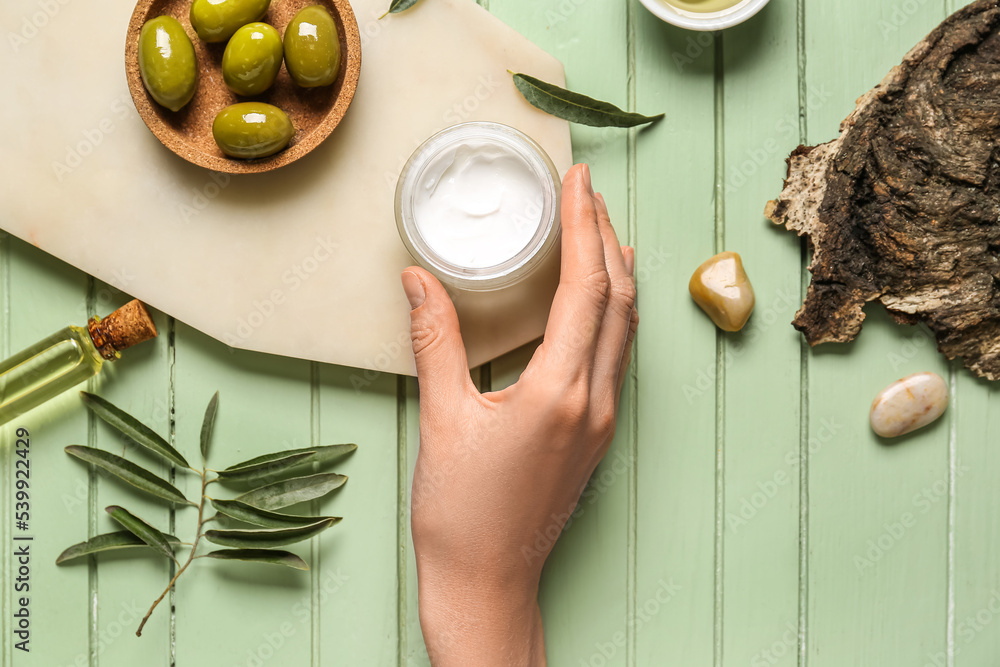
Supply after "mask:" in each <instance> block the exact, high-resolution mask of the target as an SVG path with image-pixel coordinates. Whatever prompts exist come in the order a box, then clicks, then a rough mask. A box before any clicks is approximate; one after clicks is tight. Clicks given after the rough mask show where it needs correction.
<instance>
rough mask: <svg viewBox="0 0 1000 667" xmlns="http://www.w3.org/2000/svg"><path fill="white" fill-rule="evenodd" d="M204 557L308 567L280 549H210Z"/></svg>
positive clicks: (296, 567)
mask: <svg viewBox="0 0 1000 667" xmlns="http://www.w3.org/2000/svg"><path fill="white" fill-rule="evenodd" d="M205 557H206V558H217V559H219V560H244V561H248V562H251V563H269V564H271V565H284V566H285V567H291V568H294V569H296V570H308V569H309V564H308V563H306V562H305V561H304V560H302V559H301V558H299V557H298V556H296V555H295V554H293V553H291V552H290V551H280V550H277V549H274V550H272V549H221V550H219V551H210V552H208V553H207V554H205Z"/></svg>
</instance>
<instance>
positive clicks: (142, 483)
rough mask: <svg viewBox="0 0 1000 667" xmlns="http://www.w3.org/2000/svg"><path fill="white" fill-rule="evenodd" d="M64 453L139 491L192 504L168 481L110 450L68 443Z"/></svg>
mask: <svg viewBox="0 0 1000 667" xmlns="http://www.w3.org/2000/svg"><path fill="white" fill-rule="evenodd" d="M66 453H67V454H69V455H70V456H75V457H76V458H78V459H80V460H81V461H86V462H87V463H92V464H94V465H95V466H97V467H98V468H101V469H103V470H106V471H108V472H109V473H111V474H112V475H114V476H115V477H117V478H118V479H120V480H122V481H123V482H127V483H128V484H131V485H132V486H134V487H135V488H137V489H139V490H140V491H145V492H146V493H148V494H150V495H152V496H156V497H157V498H161V499H163V500H168V501H170V502H172V503H183V504H188V505H193V504H194V503H191V502H190V501H188V499H187V498H185V497H184V494H183V493H181V492H180V491H178V490H177V488H176V487H174V486H173V485H172V484H170V482H168V481H166V480H165V479H161V478H160V477H157V476H156V475H154V474H153V473H151V472H149V471H148V470H146V469H145V468H140V467H139V466H137V465H136V464H134V463H132V462H131V461H128V460H126V459H123V458H122V457H120V456H117V455H115V454H111V453H110V452H106V451H104V450H102V449H94V448H93V447H83V446H81V445H70V446H69V447H66Z"/></svg>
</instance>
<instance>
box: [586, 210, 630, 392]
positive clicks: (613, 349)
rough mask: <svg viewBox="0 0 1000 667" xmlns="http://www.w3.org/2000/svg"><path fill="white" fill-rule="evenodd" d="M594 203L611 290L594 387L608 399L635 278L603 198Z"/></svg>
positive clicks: (626, 328)
mask: <svg viewBox="0 0 1000 667" xmlns="http://www.w3.org/2000/svg"><path fill="white" fill-rule="evenodd" d="M595 201H596V204H597V221H598V222H597V224H598V227H599V229H600V231H601V238H602V240H603V242H604V256H605V262H606V263H607V267H608V276H609V278H610V279H611V290H610V292H609V295H608V306H607V308H606V309H605V311H604V318H603V322H602V324H601V333H600V336H599V338H598V341H597V355H596V360H595V363H594V375H593V386H594V388H595V390H596V391H597V393H598V395H605V396H610V395H611V394H612V393H613V392H614V391H615V389H616V388H617V387H618V385H619V376H618V371H619V369H620V367H621V363H622V355H623V354H624V351H625V342H626V339H627V338H628V331H629V323H630V322H631V320H632V311H633V310H634V309H635V279H634V278H633V277H632V275H631V274H630V273H629V271H628V269H627V267H626V264H625V254H624V252H623V251H622V247H621V245H620V244H619V243H618V237H617V235H616V234H615V229H614V227H613V226H612V225H611V217H610V216H609V215H608V207H607V204H606V203H605V201H604V197H602V196H601V195H596V197H595Z"/></svg>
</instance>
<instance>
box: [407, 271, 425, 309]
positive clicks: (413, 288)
mask: <svg viewBox="0 0 1000 667" xmlns="http://www.w3.org/2000/svg"><path fill="white" fill-rule="evenodd" d="M402 280H403V291H404V292H406V299H407V300H408V301H409V302H410V309H411V310H412V309H416V308H419V307H420V306H421V305H423V303H424V299H425V298H426V297H427V293H426V292H424V284H423V282H421V281H420V276H418V275H417V274H415V273H413V272H412V271H403V276H402Z"/></svg>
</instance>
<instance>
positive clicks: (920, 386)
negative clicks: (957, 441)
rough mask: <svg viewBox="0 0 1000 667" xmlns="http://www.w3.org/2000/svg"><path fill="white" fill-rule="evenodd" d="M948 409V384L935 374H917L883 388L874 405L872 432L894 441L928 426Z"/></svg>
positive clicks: (872, 410)
mask: <svg viewBox="0 0 1000 667" xmlns="http://www.w3.org/2000/svg"><path fill="white" fill-rule="evenodd" d="M947 408H948V385H947V384H946V383H945V381H944V379H942V378H941V376H940V375H938V374H936V373H915V374H913V375H910V376H907V377H905V378H903V379H902V380H897V381H896V382H893V383H892V384H891V385H889V386H888V387H886V388H885V389H883V390H882V391H881V392H880V393H879V395H878V396H876V397H875V400H874V401H873V402H872V409H871V414H870V419H871V424H872V430H873V431H875V433H877V434H878V435H880V436H882V437H883V438H895V437H897V436H900V435H906V434H907V433H912V432H913V431H916V430H917V429H919V428H923V427H924V426H927V425H928V424H930V423H931V422H933V421H934V420H936V419H937V418H938V417H940V416H941V415H943V414H944V411H945V410H946V409H947Z"/></svg>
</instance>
